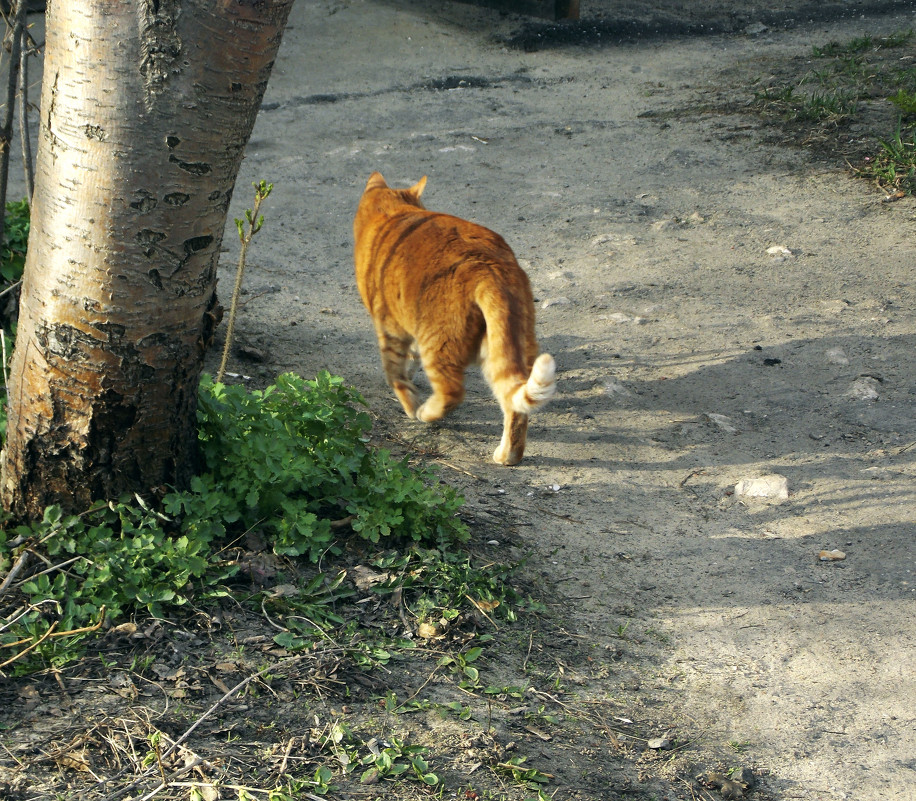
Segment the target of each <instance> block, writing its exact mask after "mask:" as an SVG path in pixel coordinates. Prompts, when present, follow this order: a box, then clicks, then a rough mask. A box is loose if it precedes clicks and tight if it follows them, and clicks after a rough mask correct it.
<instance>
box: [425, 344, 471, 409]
mask: <svg viewBox="0 0 916 801" xmlns="http://www.w3.org/2000/svg"><path fill="white" fill-rule="evenodd" d="M423 370H424V372H425V373H426V377H427V378H428V379H429V383H430V386H431V387H432V389H433V394H432V395H430V396H429V397H428V398H427V399H426V401H425V402H424V403H423V405H422V406H421V407H420V408H419V409H417V420H422V421H423V422H424V423H431V422H433V421H434V420H441V419H442V418H443V417H445V415H447V414H448V413H449V412H450V411H451V410H452V409H454V408H455V407H456V406H457V405H458V404H459V403H461V401H462V400H464V370H463V369H461V368H459V367H455V366H453V365H447V364H442V363H439V362H436V361H435V358H434V357H433V358H430V357H429V355H428V354H427V355H426V358H424V359H423Z"/></svg>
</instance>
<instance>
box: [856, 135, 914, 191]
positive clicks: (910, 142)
mask: <svg viewBox="0 0 916 801" xmlns="http://www.w3.org/2000/svg"><path fill="white" fill-rule="evenodd" d="M855 172H856V174H857V175H860V176H862V177H863V178H868V179H869V180H872V181H874V183H875V184H876V185H877V186H878V187H879V188H880V189H882V190H883V191H885V192H889V193H892V192H903V194H905V195H912V194H913V193H914V191H916V129H914V128H910V129H909V130H904V128H903V127H902V124H900V123H898V125H897V130H896V131H895V132H894V135H893V136H892V137H891V138H890V139H888V140H882V142H881V143H880V150H879V151H878V153H877V155H876V156H875V157H874V158H867V159H865V160H863V163H862V165H861V166H858V167H856V168H855Z"/></svg>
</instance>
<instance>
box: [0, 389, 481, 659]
mask: <svg viewBox="0 0 916 801" xmlns="http://www.w3.org/2000/svg"><path fill="white" fill-rule="evenodd" d="M362 403H363V402H362V399H361V398H360V396H359V395H358V394H357V393H356V392H355V391H354V390H352V389H350V388H347V387H345V386H344V384H343V381H342V379H340V378H337V377H334V376H331V375H329V374H328V373H321V374H320V375H319V376H318V377H317V378H315V379H314V380H312V381H306V380H304V379H302V378H300V377H298V376H295V375H292V374H286V375H282V376H280V377H279V378H278V379H277V382H276V383H275V384H274V385H272V386H270V387H268V388H267V389H264V390H259V391H254V392H252V391H249V390H247V389H245V388H244V387H241V386H226V385H223V384H220V383H215V382H213V381H212V380H210V379H209V378H205V379H204V381H203V382H202V383H201V387H200V396H199V406H198V423H199V442H200V448H201V452H202V456H203V461H204V465H205V468H204V471H203V472H202V473H201V474H200V475H198V476H197V477H196V478H195V479H194V480H193V481H192V486H191V488H190V490H189V491H184V492H177V491H172V492H168V493H167V494H165V496H164V497H163V498H162V500H161V504H159V505H157V506H155V507H154V506H153V505H151V504H148V503H146V502H145V501H144V500H143V499H142V498H140V497H139V496H135V497H129V498H123V499H121V500H120V501H119V502H108V503H100V504H97V505H95V506H94V507H92V508H91V509H89V510H87V511H86V512H84V513H82V514H78V515H64V514H62V513H61V511H60V509H58V508H56V507H50V508H49V509H47V510H46V512H45V515H44V519H43V520H42V521H40V522H39V523H37V524H35V525H32V526H19V527H16V528H13V529H12V530H10V531H0V575H2V574H6V575H7V576H8V577H9V578H12V575H11V574H12V573H13V571H14V570H15V571H16V572H17V573H19V574H21V579H20V581H19V583H18V584H14V583H13V582H12V581H6V582H4V589H7V588H12V587H14V588H15V589H16V592H15V593H10V596H9V598H10V600H11V606H9V607H8V608H6V609H4V618H5V620H4V622H3V623H2V624H0V655H2V654H7V655H9V656H10V657H13V656H16V655H20V656H22V657H26V656H27V657H28V658H25V659H23V660H22V661H21V662H19V663H18V665H17V669H21V670H29V669H35V668H36V667H39V666H41V665H42V664H50V665H54V666H59V665H61V664H64V663H66V662H68V661H70V660H72V659H74V658H76V657H77V656H78V655H79V653H80V645H79V644H80V643H81V642H82V641H83V640H84V639H85V638H87V637H88V636H90V635H91V634H92V633H93V632H94V631H96V630H97V629H98V628H99V627H100V626H101V625H102V621H103V618H106V617H107V619H108V620H109V621H112V620H116V619H118V618H120V617H122V616H123V615H124V614H126V613H127V612H128V611H130V610H137V609H141V610H142V609H145V610H147V611H148V612H149V613H151V614H153V615H154V616H163V615H164V614H165V613H166V610H167V609H168V608H169V607H174V606H180V605H182V604H185V603H186V602H187V601H188V600H190V599H191V598H192V597H193V598H194V599H195V600H196V601H201V600H205V599H206V598H208V597H211V598H212V597H213V596H215V595H220V594H226V591H225V589H223V584H224V582H225V581H227V580H228V579H229V578H231V576H232V575H234V574H235V573H236V572H237V571H238V570H239V563H238V560H233V559H229V558H227V551H226V549H227V548H228V547H229V546H230V545H231V544H232V543H233V542H235V541H237V540H238V539H240V538H242V537H244V536H246V535H247V534H252V533H257V535H258V536H259V537H260V538H262V539H263V540H264V542H265V543H266V544H267V547H269V548H270V549H271V550H272V551H273V553H274V554H278V555H282V556H284V557H304V558H306V559H308V560H310V561H312V562H317V561H318V560H319V559H320V558H322V557H323V556H325V555H328V554H334V553H339V552H340V548H341V544H340V543H341V538H342V537H343V536H344V535H348V534H353V535H356V537H358V538H361V539H362V540H366V541H368V542H369V543H372V544H378V543H382V542H387V543H389V544H390V545H397V544H401V545H403V544H405V543H407V544H421V545H424V546H427V547H430V546H431V547H433V548H436V549H440V550H442V551H446V550H448V548H449V547H450V546H453V545H454V544H455V543H459V542H463V541H465V540H466V539H467V537H468V532H467V527H466V526H465V524H464V523H463V521H462V520H461V519H460V518H459V517H458V510H459V509H460V506H461V502H462V501H461V498H460V497H459V496H458V494H457V493H456V492H455V491H454V490H453V489H451V488H450V487H448V486H446V485H443V484H441V483H439V482H438V481H437V479H436V477H435V475H434V474H433V473H432V472H431V471H429V470H415V469H413V468H411V467H409V466H408V464H407V462H406V461H405V460H397V459H395V458H394V457H392V456H391V454H390V453H388V452H387V451H385V450H381V449H375V448H372V447H370V446H369V444H368V430H369V425H370V420H369V416H368V415H367V414H366V413H365V412H364V411H362V410H361V409H360V406H361V405H362ZM42 562H43V563H44V565H42V564H41V563H42ZM26 563H30V564H26ZM33 566H34V567H35V569H34V570H33V569H32V568H33ZM45 568H46V569H45ZM7 571H9V573H7ZM30 574H31V575H30ZM0 599H2V600H6V599H5V598H3V596H2V595H0ZM65 635H67V636H65ZM17 649H18V650H17ZM5 661H9V660H8V659H6V657H2V656H0V669H2V667H3V663H5Z"/></svg>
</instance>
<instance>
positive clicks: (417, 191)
mask: <svg viewBox="0 0 916 801" xmlns="http://www.w3.org/2000/svg"><path fill="white" fill-rule="evenodd" d="M425 188H426V176H425V175H424V176H423V177H422V178H421V179H420V180H419V181H417V182H416V183H415V184H414V185H413V186H412V187H410V194H411V195H413V196H414V199H416V200H419V199H420V195H422V194H423V190H424V189H425Z"/></svg>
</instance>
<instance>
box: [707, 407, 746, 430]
mask: <svg viewBox="0 0 916 801" xmlns="http://www.w3.org/2000/svg"><path fill="white" fill-rule="evenodd" d="M704 417H706V419H707V420H709V422H710V423H712V424H713V425H715V426H716V428H721V429H722V430H723V431H726V432H728V433H729V434H737V433H738V429H737V428H735V427H734V426H733V425H732V421H731V420H730V419H729V418H728V417H726V416H725V415H724V414H714V413H712V412H708V413H707V414H705V415H704Z"/></svg>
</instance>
